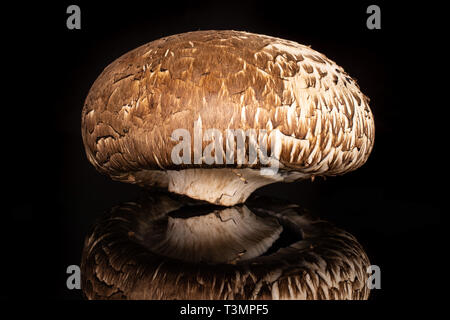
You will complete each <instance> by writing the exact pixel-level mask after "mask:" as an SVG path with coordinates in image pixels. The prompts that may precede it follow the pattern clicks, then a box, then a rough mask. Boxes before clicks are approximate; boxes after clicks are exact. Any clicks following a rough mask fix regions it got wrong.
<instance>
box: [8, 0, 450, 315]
mask: <svg viewBox="0 0 450 320" xmlns="http://www.w3.org/2000/svg"><path fill="white" fill-rule="evenodd" d="M70 4H77V5H79V6H80V8H81V30H68V29H67V28H66V19H67V17H68V15H67V14H66V8H67V6H68V5H70ZM370 4H378V5H379V6H380V7H381V24H382V29H381V30H368V29H367V28H366V19H367V17H368V14H366V8H367V6H368V5H370ZM431 9H433V10H439V8H431ZM3 15H4V17H5V18H4V19H3V23H4V24H5V26H4V27H3V30H4V31H5V36H4V43H5V46H4V51H5V52H6V53H7V56H8V59H5V60H4V64H5V66H4V70H8V72H5V71H4V74H3V77H4V78H7V79H9V83H10V84H12V86H11V88H10V89H9V88H8V89H7V90H8V91H7V92H5V93H4V94H6V96H7V97H9V98H8V99H7V100H4V102H5V113H4V127H7V126H8V127H9V126H11V128H13V129H11V130H5V131H4V132H3V137H4V139H3V147H4V154H5V158H7V159H8V160H10V163H9V164H8V165H7V166H4V176H5V183H6V185H7V190H8V192H7V193H5V194H4V195H6V201H5V203H7V206H6V207H5V209H6V210H7V212H6V213H4V216H5V215H8V217H12V223H11V224H10V223H5V224H2V226H3V228H4V229H6V231H8V232H4V233H3V235H4V236H5V240H4V241H3V244H4V245H5V247H6V250H7V253H8V257H9V258H8V259H5V261H4V263H2V268H3V269H4V271H3V279H4V283H7V284H10V285H11V286H8V287H7V289H5V290H2V294H1V295H2V297H3V298H30V299H39V298H41V299H47V298H49V299H81V298H82V295H81V293H80V291H79V290H73V291H70V290H68V289H67V288H66V284H65V281H66V277H67V274H66V268H67V266H68V265H71V264H77V265H79V264H80V256H81V249H82V246H83V240H84V237H85V235H86V232H87V231H88V229H89V226H90V225H91V224H92V223H93V221H94V220H95V218H96V217H98V216H99V215H100V214H102V212H104V211H105V210H107V209H109V208H110V207H112V206H113V205H115V204H118V203H120V202H122V201H129V200H133V199H134V198H136V196H137V194H138V193H139V192H140V189H139V188H138V187H136V186H132V185H128V184H123V183H118V182H113V181H111V180H110V179H109V178H108V177H106V176H103V175H101V174H99V173H97V172H96V171H95V169H94V168H93V167H92V166H91V165H90V163H89V162H88V161H87V159H86V156H85V154H84V149H83V144H82V140H81V131H80V127H81V125H80V122H81V109H82V107H83V102H84V99H85V97H86V95H87V93H88V91H89V88H90V86H91V85H92V83H93V82H94V80H95V79H96V77H97V76H98V75H99V74H100V73H101V71H102V70H103V68H105V67H106V66H107V65H108V64H109V63H111V62H112V61H114V60H115V59H116V58H118V57H119V56H121V55H122V54H124V53H126V52H128V51H129V50H131V49H133V48H136V47H138V46H140V45H142V44H145V43H147V42H149V41H152V40H155V39H158V38H160V37H163V36H167V35H171V34H176V33H181V32H187V31H193V30H208V29H234V30H243V31H249V32H254V33H261V34H267V35H271V36H276V37H281V38H285V39H289V40H293V41H296V42H299V43H302V44H306V45H311V46H312V48H313V49H315V50H317V51H319V52H322V53H324V54H325V55H326V56H327V57H329V58H330V59H332V60H334V61H336V62H337V63H338V64H339V65H341V66H342V67H343V68H344V69H345V70H346V72H347V73H349V74H350V75H351V76H352V77H354V78H356V79H357V81H358V84H359V85H360V87H361V90H362V91H363V92H364V93H365V94H366V95H367V96H368V97H369V98H370V99H371V101H370V106H371V109H372V111H373V113H374V117H375V123H376V134H375V147H374V149H373V152H372V154H371V156H370V158H369V160H368V161H367V163H366V164H365V165H364V166H363V167H361V168H360V169H358V170H356V171H354V172H351V173H348V174H346V175H344V176H339V177H332V178H327V180H323V179H320V178H319V179H316V180H315V181H314V182H311V181H303V182H297V183H292V184H274V185H269V186H266V187H264V188H262V189H260V190H258V191H257V193H259V194H265V195H268V196H271V197H280V198H284V199H289V200H290V201H293V202H297V203H299V204H301V205H302V206H304V207H305V208H307V209H309V210H310V211H312V212H314V213H316V214H318V215H320V216H321V217H323V218H325V219H327V220H330V221H332V222H334V223H335V224H336V225H338V226H340V227H342V228H343V229H345V230H347V231H349V232H350V233H352V234H353V235H355V236H356V238H357V239H358V240H359V241H360V243H361V244H362V245H363V246H364V248H365V249H366V251H367V254H368V256H369V258H370V260H371V263H372V264H376V265H378V266H380V268H381V275H382V279H381V286H382V289H381V290H374V291H373V292H372V294H371V297H370V301H369V304H370V305H371V306H373V305H376V306H378V305H379V306H386V305H389V306H396V305H398V303H399V302H409V301H412V300H413V299H419V300H420V301H425V300H426V301H430V302H433V301H436V302H437V301H438V300H439V298H438V297H439V296H440V291H439V290H440V289H439V288H441V287H442V285H443V284H444V283H447V282H448V281H447V280H446V275H445V268H446V267H445V264H444V262H443V254H445V255H446V253H445V251H444V250H442V243H441V234H442V233H441V232H442V231H441V229H440V228H441V227H440V224H441V217H440V215H441V210H442V209H441V205H440V204H439V200H440V199H441V200H442V195H440V194H439V193H438V185H437V181H438V180H439V174H436V173H433V172H435V170H432V168H435V169H436V168H442V167H443V166H444V167H445V162H444V164H443V162H441V160H440V159H442V157H445V156H444V153H443V151H442V150H440V149H439V148H437V145H438V142H439V140H440V139H442V138H443V137H442V136H440V135H439V134H438V133H436V131H433V128H435V127H436V126H438V125H437V122H438V119H439V117H440V114H441V113H442V111H440V110H439V108H444V104H442V106H437V107H436V106H434V107H432V106H431V102H430V100H429V93H427V91H426V90H427V89H426V88H425V87H426V85H427V84H429V83H430V82H431V81H432V79H431V75H430V74H429V73H427V72H428V71H430V70H429V69H431V68H437V67H436V66H435V67H432V65H431V64H428V63H427V61H433V59H438V58H437V57H435V58H433V57H431V60H427V59H428V58H427V59H425V56H424V55H425V51H426V50H425V45H424V44H425V43H428V42H429V41H430V38H429V33H428V32H425V28H426V27H428V21H429V20H432V17H431V16H430V13H429V12H428V10H425V9H424V8H422V7H420V8H418V7H416V6H413V5H407V4H402V5H398V6H393V4H389V3H385V2H379V1H375V2H365V1H362V2H358V3H340V2H339V3H336V2H330V3H326V2H322V1H308V2H304V1H292V2H286V1H284V2H281V1H271V2H267V1H266V2H265V1H237V2H233V1H220V2H219V1H210V2H200V1H196V2H192V3H190V2H183V3H178V2H173V1H160V2H155V1H145V2H142V3H140V2H132V1H123V2H120V3H117V4H116V3H113V2H111V3H110V2H104V3H100V2H98V3H97V2H96V4H95V5H94V4H92V3H89V2H87V1H73V2H67V1H61V2H60V3H58V4H41V3H39V4H36V3H35V4H32V5H30V4H23V3H15V5H14V9H9V11H4V12H3ZM8 16H9V17H8ZM14 17H18V19H15V18H14ZM19 18H20V19H19ZM5 19H6V20H5ZM5 22H6V23H5ZM9 57H11V58H9ZM6 68H8V69H6ZM9 90H10V91H9ZM436 109H437V110H436ZM443 171H445V170H443ZM443 274H444V275H443ZM410 307H411V305H410Z"/></svg>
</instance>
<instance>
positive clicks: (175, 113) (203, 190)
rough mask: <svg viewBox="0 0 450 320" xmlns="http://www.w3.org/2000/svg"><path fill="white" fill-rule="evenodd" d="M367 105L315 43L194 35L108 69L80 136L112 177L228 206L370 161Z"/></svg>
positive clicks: (92, 95) (88, 104)
mask: <svg viewBox="0 0 450 320" xmlns="http://www.w3.org/2000/svg"><path fill="white" fill-rule="evenodd" d="M368 103H369V99H368V98H367V97H366V96H365V95H364V94H363V93H362V92H361V91H360V88H359V87H358V85H357V83H356V81H355V80H353V79H352V78H351V77H350V76H349V75H348V74H346V73H345V71H344V70H343V69H342V68H341V67H339V66H338V65H337V64H336V63H335V62H333V61H332V60H330V59H328V58H327V57H325V56H324V55H323V54H321V53H319V52H317V51H315V50H313V49H311V48H310V47H308V46H305V45H301V44H298V43H296V42H293V41H288V40H283V39H279V38H274V37H270V36H265V35H258V34H253V33H248V32H240V31H228V30H226V31H215V30H213V31H196V32H188V33H183V34H178V35H174V36H169V37H165V38H162V39H159V40H156V41H152V42H150V43H148V44H145V45H143V46H141V47H139V48H136V49H134V50H132V51H130V52H128V53H126V54H125V55H123V56H122V57H120V58H118V59H117V60H115V61H114V62H113V63H111V64H110V65H109V66H107V67H106V68H105V70H104V71H103V72H102V73H101V75H100V76H99V77H98V78H97V80H96V81H95V82H94V84H93V86H92V88H91V89H90V91H89V94H88V96H87V98H86V101H85V105H84V108H83V111H82V135H83V142H84V145H85V150H86V154H87V157H88V159H89V161H90V162H91V163H92V164H93V165H94V166H95V168H96V169H97V170H98V171H100V172H102V173H105V174H107V175H109V176H110V177H111V178H113V179H115V180H119V181H124V182H129V183H136V184H140V185H146V186H159V187H164V188H167V189H168V190H169V191H171V192H175V193H178V194H184V195H187V196H190V197H192V198H195V199H200V200H205V201H208V202H211V203H215V204H220V205H227V206H232V205H234V204H236V203H243V202H244V201H245V200H246V199H247V197H248V196H249V195H250V194H251V193H252V192H253V191H254V190H255V189H257V188H259V187H261V186H263V185H266V184H269V183H273V182H278V181H284V182H290V181H295V180H299V179H307V178H313V177H315V176H333V175H340V174H344V173H346V172H349V171H352V170H355V169H357V168H358V167H360V166H361V165H363V164H364V163H365V162H366V160H367V158H368V156H369V154H370V152H371V150H372V147H373V143H374V120H373V115H372V113H371V110H370V108H369V104H368ZM264 168H272V169H275V170H273V172H272V174H270V171H269V174H267V172H266V173H265V174H261V172H262V171H261V169H264Z"/></svg>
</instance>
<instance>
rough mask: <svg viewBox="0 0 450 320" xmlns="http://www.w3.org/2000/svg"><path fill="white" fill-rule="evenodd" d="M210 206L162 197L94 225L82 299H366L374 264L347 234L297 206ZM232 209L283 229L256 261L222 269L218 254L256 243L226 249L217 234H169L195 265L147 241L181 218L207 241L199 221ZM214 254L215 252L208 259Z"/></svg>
mask: <svg viewBox="0 0 450 320" xmlns="http://www.w3.org/2000/svg"><path fill="white" fill-rule="evenodd" d="M203 205H204V204H203ZM209 207H210V205H208V206H206V207H205V208H206V209H201V205H195V202H194V200H190V199H187V198H186V197H183V198H177V197H175V196H174V195H167V194H159V193H153V194H149V195H148V197H147V198H144V199H141V200H139V201H138V202H134V203H126V204H123V205H120V206H117V207H114V208H113V209H112V210H111V211H110V212H109V213H107V214H106V215H105V216H104V217H103V218H101V219H100V220H99V221H97V223H96V224H95V225H94V226H93V228H92V231H91V232H90V234H89V235H88V236H87V237H86V240H85V245H84V249H83V255H82V262H81V275H82V290H83V292H84V294H85V296H86V297H87V298H88V299H257V300H259V299H367V298H368V296H369V292H370V290H369V288H368V286H367V279H368V273H367V267H368V266H369V265H370V263H369V259H368V258H367V255H366V253H365V252H364V250H363V248H362V247H361V245H360V244H359V243H358V242H357V240H356V239H355V238H354V237H353V236H352V235H351V234H349V233H348V232H345V231H343V230H341V229H339V228H336V227H334V226H333V225H331V224H330V223H328V222H326V221H322V220H318V219H317V218H314V217H313V216H311V215H310V214H307V213H306V212H305V211H304V210H302V209H301V208H300V207H299V206H298V205H294V204H286V203H281V202H278V201H274V200H270V201H269V200H267V199H259V198H258V199H255V200H254V201H250V203H249V204H248V208H247V209H246V210H247V212H245V210H241V209H242V208H245V207H246V206H245V205H240V206H236V207H231V208H223V207H222V209H219V208H217V207H216V208H212V209H211V208H209ZM235 208H241V209H237V210H236V213H237V215H238V216H241V217H242V218H243V219H247V218H245V216H246V215H249V214H251V215H254V216H255V217H257V218H255V219H260V220H261V221H267V223H266V222H262V224H261V225H263V224H266V225H267V226H268V227H269V228H268V229H271V226H272V225H274V222H273V221H274V220H275V221H277V222H276V223H275V225H276V226H277V228H279V227H280V226H281V228H282V229H283V230H282V232H281V234H279V232H278V233H277V236H278V234H279V238H278V239H277V241H276V242H271V245H270V247H269V248H267V247H265V248H264V250H262V251H259V252H258V253H257V254H256V255H253V256H252V257H247V258H242V256H241V259H239V257H238V258H237V259H232V260H230V261H223V262H217V259H216V258H217V256H218V255H220V253H223V254H224V255H228V254H229V253H230V252H231V251H233V250H231V251H230V250H228V249H227V247H230V246H237V247H238V248H241V247H246V246H247V245H248V244H249V243H250V244H251V246H253V242H254V241H250V242H249V241H248V240H247V239H244V238H242V240H241V243H239V241H231V242H230V243H229V244H227V245H223V242H222V241H216V240H217V239H219V238H220V235H219V236H215V237H212V239H210V238H209V236H203V237H201V236H199V237H198V238H197V239H194V238H193V237H192V236H191V235H190V236H188V237H185V233H182V234H178V235H171V237H178V238H179V239H180V241H181V240H182V238H183V237H185V239H187V240H188V241H187V242H188V243H187V244H182V245H183V246H184V248H187V247H188V246H191V247H192V248H191V249H188V252H192V251H193V250H192V249H193V248H195V250H196V251H197V252H199V254H200V255H202V259H191V258H190V257H189V256H187V255H185V254H179V251H180V250H179V249H180V244H179V243H174V242H172V241H163V242H160V237H159V236H156V237H152V236H150V237H149V235H151V234H152V233H153V232H154V231H155V230H156V229H160V227H161V223H160V222H161V221H164V220H166V221H167V219H168V216H170V215H171V214H172V213H174V212H176V211H177V212H178V213H177V215H176V216H177V217H178V218H179V219H186V220H187V221H189V223H187V224H186V226H188V228H192V227H194V229H196V230H197V231H198V230H199V229H203V231H201V232H200V234H202V233H204V232H207V231H208V230H206V229H207V228H209V226H206V225H205V223H204V221H201V220H199V218H200V217H202V216H205V217H206V218H207V217H208V216H211V213H209V211H210V210H211V212H219V213H220V212H224V211H229V210H232V209H235ZM192 210H196V211H198V215H197V216H196V215H190V214H186V213H187V212H186V211H188V212H192ZM181 211H184V212H181ZM236 217H237V216H236ZM237 218H238V217H237ZM207 219H209V218H207ZM218 223H223V227H221V228H222V230H223V231H225V230H227V229H228V230H229V231H230V232H233V233H235V232H236V226H234V225H233V224H231V223H227V222H226V220H223V221H222V222H217V223H215V225H216V226H217V224H218ZM241 224H242V223H241ZM163 226H165V227H164V228H165V230H166V232H167V233H174V230H170V228H171V224H170V223H168V224H164V225H163ZM238 227H240V226H238ZM277 228H276V229H277ZM263 229H266V228H263ZM244 231H245V230H240V231H239V232H238V235H240V236H242V235H246V234H247V233H246V232H244ZM260 231H261V230H260ZM159 233H161V232H159ZM225 233H227V232H225ZM258 234H259V235H258ZM265 234H266V231H265V230H262V232H255V234H254V235H253V236H252V237H253V238H254V240H259V241H261V242H265V241H266V240H265V239H267V238H266V237H264V235H265ZM225 237H227V236H225ZM258 237H259V238H258ZM207 238H208V239H207ZM206 240H211V241H216V242H215V245H213V246H206V247H205V248H202V246H203V244H204V243H205V241H206ZM161 244H162V245H163V246H165V248H164V250H161ZM214 248H215V250H216V253H214V254H213V253H210V252H208V251H210V250H214ZM171 251H172V252H171ZM174 255H175V256H177V257H174ZM230 256H231V255H230ZM193 260H195V261H193ZM199 260H201V261H200V262H199ZM222 260H223V259H222ZM225 260H228V259H225Z"/></svg>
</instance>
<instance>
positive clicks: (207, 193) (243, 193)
mask: <svg viewBox="0 0 450 320" xmlns="http://www.w3.org/2000/svg"><path fill="white" fill-rule="evenodd" d="M292 175H296V176H298V175H301V173H299V172H288V171H284V170H283V171H281V170H280V171H279V172H277V173H275V174H273V175H261V172H260V170H259V169H251V168H245V169H230V168H214V169H186V170H180V171H175V170H169V171H167V177H168V189H169V191H170V192H174V193H178V194H183V195H187V196H189V197H191V198H194V199H200V200H205V201H208V202H210V203H214V204H219V205H222V206H233V205H235V204H238V203H244V202H245V200H247V198H248V197H249V196H250V194H251V193H252V192H253V191H254V190H256V189H258V188H260V187H262V186H265V185H268V184H271V183H275V182H282V181H284V182H287V181H286V180H290V178H292V177H291V176H292Z"/></svg>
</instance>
